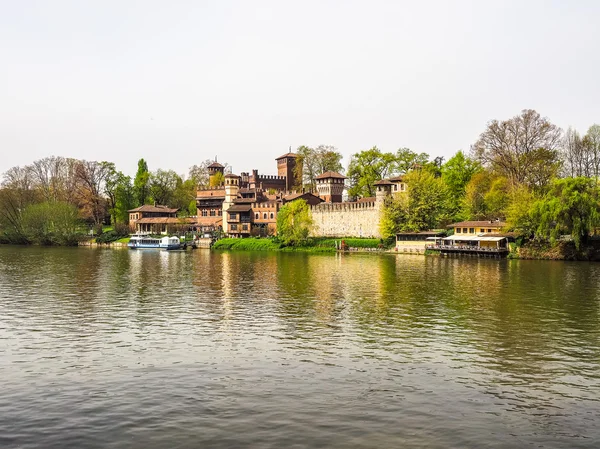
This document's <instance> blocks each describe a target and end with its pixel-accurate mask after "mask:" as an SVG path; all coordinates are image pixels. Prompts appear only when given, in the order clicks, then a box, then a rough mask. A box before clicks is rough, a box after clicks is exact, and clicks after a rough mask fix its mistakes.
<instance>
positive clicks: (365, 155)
mask: <svg viewBox="0 0 600 449" xmlns="http://www.w3.org/2000/svg"><path fill="white" fill-rule="evenodd" d="M397 162H398V158H397V156H396V155H395V154H394V153H382V152H381V151H380V150H379V149H378V148H377V147H373V148H371V149H369V150H364V151H361V152H360V153H356V154H354V155H352V159H351V160H350V165H349V166H348V178H349V179H350V189H349V190H348V193H349V195H350V196H351V197H354V198H356V197H370V196H375V183H376V182H377V181H379V180H380V179H384V178H386V177H388V176H390V175H392V174H394V173H396V172H397V169H398V167H397Z"/></svg>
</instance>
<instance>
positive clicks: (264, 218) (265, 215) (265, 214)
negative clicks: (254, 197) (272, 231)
mask: <svg viewBox="0 0 600 449" xmlns="http://www.w3.org/2000/svg"><path fill="white" fill-rule="evenodd" d="M266 219H267V213H266V212H265V213H264V214H263V220H266Z"/></svg>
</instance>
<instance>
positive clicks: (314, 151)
mask: <svg viewBox="0 0 600 449" xmlns="http://www.w3.org/2000/svg"><path fill="white" fill-rule="evenodd" d="M296 154H297V155H298V157H297V158H296V167H295V168H294V176H295V178H296V179H298V180H301V184H302V187H304V188H305V189H306V190H307V191H309V192H315V191H316V189H317V187H316V181H315V179H316V177H317V176H319V175H320V174H322V173H325V172H327V171H334V172H337V173H342V172H343V171H344V169H343V167H342V162H341V161H342V158H343V156H342V154H341V153H339V152H338V151H337V148H335V147H333V146H330V145H319V146H318V147H317V148H310V147H307V146H304V145H303V146H300V147H298V148H297V149H296Z"/></svg>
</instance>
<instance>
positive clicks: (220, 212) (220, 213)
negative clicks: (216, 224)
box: [217, 209, 223, 217]
mask: <svg viewBox="0 0 600 449" xmlns="http://www.w3.org/2000/svg"><path fill="white" fill-rule="evenodd" d="M217 215H218V216H219V217H220V216H221V215H223V211H222V210H221V209H219V213H218V214H217Z"/></svg>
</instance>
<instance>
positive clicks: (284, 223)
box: [277, 199, 313, 246]
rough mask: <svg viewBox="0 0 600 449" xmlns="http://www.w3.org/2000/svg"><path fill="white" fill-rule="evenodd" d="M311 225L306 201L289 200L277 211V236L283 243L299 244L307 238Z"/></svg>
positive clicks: (288, 244)
mask: <svg viewBox="0 0 600 449" xmlns="http://www.w3.org/2000/svg"><path fill="white" fill-rule="evenodd" d="M312 226H313V220H312V217H311V216H310V210H309V207H308V203H307V202H306V201H304V200H303V199H299V200H295V201H291V202H289V203H287V204H285V205H284V206H282V207H281V209H279V212H278V213H277V237H278V238H279V240H281V242H282V243H283V244H284V245H287V246H299V245H301V244H302V243H304V242H305V241H306V240H307V239H308V235H309V234H310V231H311V229H312Z"/></svg>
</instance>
